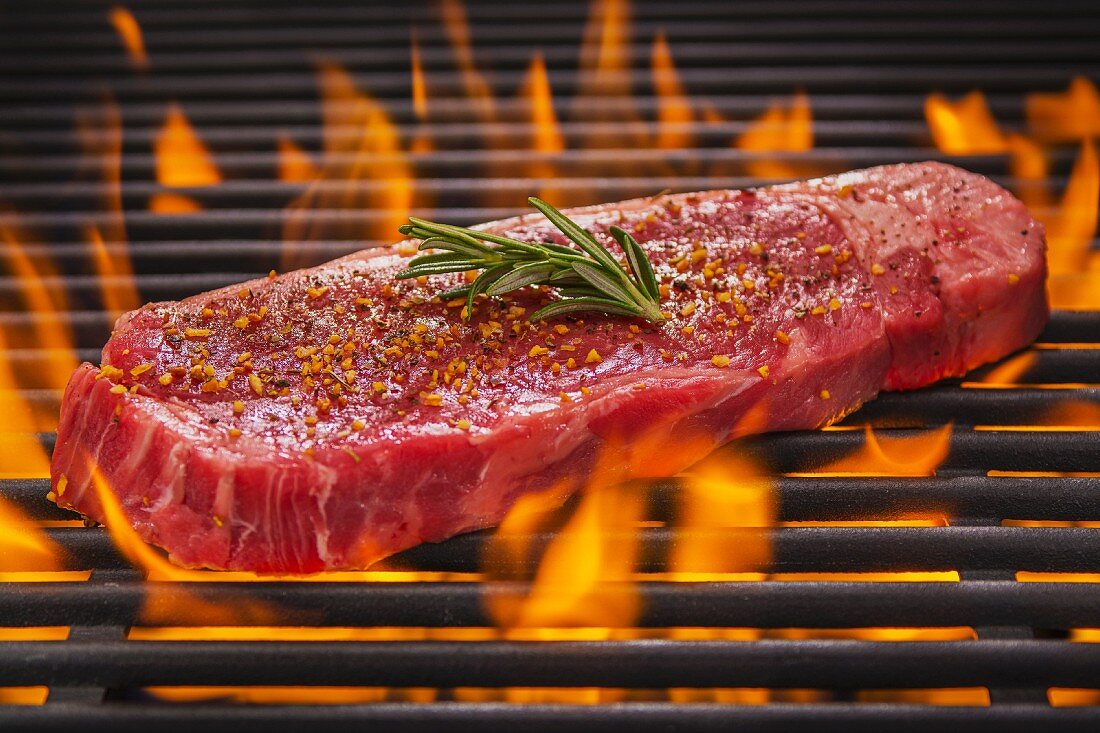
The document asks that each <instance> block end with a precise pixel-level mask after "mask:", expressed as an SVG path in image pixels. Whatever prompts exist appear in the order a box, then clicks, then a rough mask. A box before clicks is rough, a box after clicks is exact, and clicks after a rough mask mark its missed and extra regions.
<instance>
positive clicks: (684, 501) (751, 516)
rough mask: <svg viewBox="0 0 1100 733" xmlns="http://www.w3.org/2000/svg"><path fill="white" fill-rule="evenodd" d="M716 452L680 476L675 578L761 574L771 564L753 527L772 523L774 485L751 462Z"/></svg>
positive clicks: (767, 546) (673, 561) (765, 537)
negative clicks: (681, 477) (745, 529)
mask: <svg viewBox="0 0 1100 733" xmlns="http://www.w3.org/2000/svg"><path fill="white" fill-rule="evenodd" d="M721 453H722V454H721V455H716V456H714V457H712V458H709V459H707V460H704V461H703V462H702V463H700V464H699V465H697V466H694V467H692V469H691V470H690V471H689V472H688V473H687V474H686V475H685V476H684V481H683V488H682V489H681V494H680V510H679V515H678V520H677V530H678V535H679V538H678V540H677V542H676V545H675V546H674V547H673V551H672V555H671V557H670V560H669V562H670V566H671V569H672V571H673V574H672V577H673V578H674V579H682V580H702V579H705V578H706V576H707V575H710V574H722V573H746V572H749V573H763V572H766V571H767V569H768V566H769V565H770V563H771V559H772V548H771V545H770V543H769V541H768V535H767V534H766V533H763V532H760V531H758V530H753V529H752V528H762V527H772V526H774V525H775V523H776V511H777V506H776V493H775V485H774V483H773V481H772V480H771V479H770V478H769V477H768V476H766V475H765V474H764V473H763V472H762V471H761V470H760V469H759V467H758V466H756V465H755V464H753V463H752V462H751V461H749V460H747V459H745V458H743V457H740V456H737V455H733V454H731V452H730V451H729V450H724V451H722V452H721ZM731 528H749V529H750V531H747V532H737V531H730V530H731Z"/></svg>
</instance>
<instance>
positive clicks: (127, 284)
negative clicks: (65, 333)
mask: <svg viewBox="0 0 1100 733" xmlns="http://www.w3.org/2000/svg"><path fill="white" fill-rule="evenodd" d="M87 237H88V243H89V245H90V247H91V250H92V262H93V263H94V264H95V270H96V274H97V275H98V276H99V290H100V293H101V295H102V296H103V306H104V308H105V310H106V311H107V313H108V314H109V315H110V317H111V319H112V320H114V319H116V318H118V317H119V316H120V315H122V314H123V313H126V312H128V311H132V310H135V309H137V308H138V307H140V306H141V299H140V298H139V297H138V292H137V287H136V285H135V284H134V272H133V269H132V268H131V267H130V257H129V256H128V255H127V253H126V250H125V249H115V250H111V251H108V248H107V245H106V244H105V243H104V242H103V237H102V235H100V233H99V229H98V228H96V227H95V226H92V227H89V228H88V233H87ZM122 246H124V245H122Z"/></svg>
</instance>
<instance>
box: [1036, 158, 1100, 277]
mask: <svg viewBox="0 0 1100 733" xmlns="http://www.w3.org/2000/svg"><path fill="white" fill-rule="evenodd" d="M1098 201H1100V165H1098V164H1097V158H1096V146H1095V144H1094V143H1093V142H1092V140H1085V141H1083V142H1082V143H1081V154H1080V155H1079V156H1078V157H1077V162H1076V163H1074V165H1073V171H1072V172H1071V173H1070V177H1069V183H1068V184H1067V186H1066V190H1065V192H1064V193H1063V194H1062V201H1061V204H1060V206H1059V207H1058V214H1057V215H1056V217H1055V218H1054V220H1053V221H1051V222H1050V223H1049V226H1048V230H1047V245H1048V251H1047V261H1048V263H1049V265H1050V271H1051V272H1052V273H1053V274H1055V275H1062V274H1067V273H1079V272H1081V271H1082V270H1084V269H1085V267H1086V266H1088V264H1089V259H1090V254H1091V253H1090V249H1091V245H1092V238H1093V235H1094V234H1095V233H1096V221H1097V204H1098ZM1092 259H1097V258H1095V257H1092ZM1097 262H1098V263H1100V259H1097ZM1096 284H1098V285H1100V281H1096ZM1051 290H1052V292H1054V293H1056V292H1057V289H1056V288H1052V289H1051Z"/></svg>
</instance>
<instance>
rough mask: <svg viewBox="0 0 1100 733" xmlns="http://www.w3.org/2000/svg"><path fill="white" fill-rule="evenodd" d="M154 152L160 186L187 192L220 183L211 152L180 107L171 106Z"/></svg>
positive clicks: (158, 135) (219, 176)
mask: <svg viewBox="0 0 1100 733" xmlns="http://www.w3.org/2000/svg"><path fill="white" fill-rule="evenodd" d="M154 148H155V152H156V161H157V183H159V184H160V185H162V186H172V187H179V188H188V187H192V186H214V185H217V184H219V183H221V180H222V176H221V173H219V172H218V169H217V167H216V166H215V165H214V159H213V158H212V157H211V155H210V151H208V150H207V149H206V146H205V145H203V143H202V141H201V140H200V139H199V137H198V135H197V134H196V133H195V130H194V128H192V127H191V123H190V122H188V121H187V118H186V117H185V116H184V114H183V108H181V107H180V106H179V104H177V103H175V102H173V103H172V104H170V105H169V106H168V113H167V115H166V116H165V118H164V125H163V126H162V127H161V129H160V132H159V133H158V134H157V138H156V142H155V143H154Z"/></svg>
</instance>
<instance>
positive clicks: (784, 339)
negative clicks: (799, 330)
mask: <svg viewBox="0 0 1100 733" xmlns="http://www.w3.org/2000/svg"><path fill="white" fill-rule="evenodd" d="M775 340H776V341H778V342H779V343H781V344H783V345H784V346H786V345H787V344H789V343H790V342H791V337H790V336H788V335H787V334H786V333H784V332H783V331H776V332H775Z"/></svg>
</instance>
